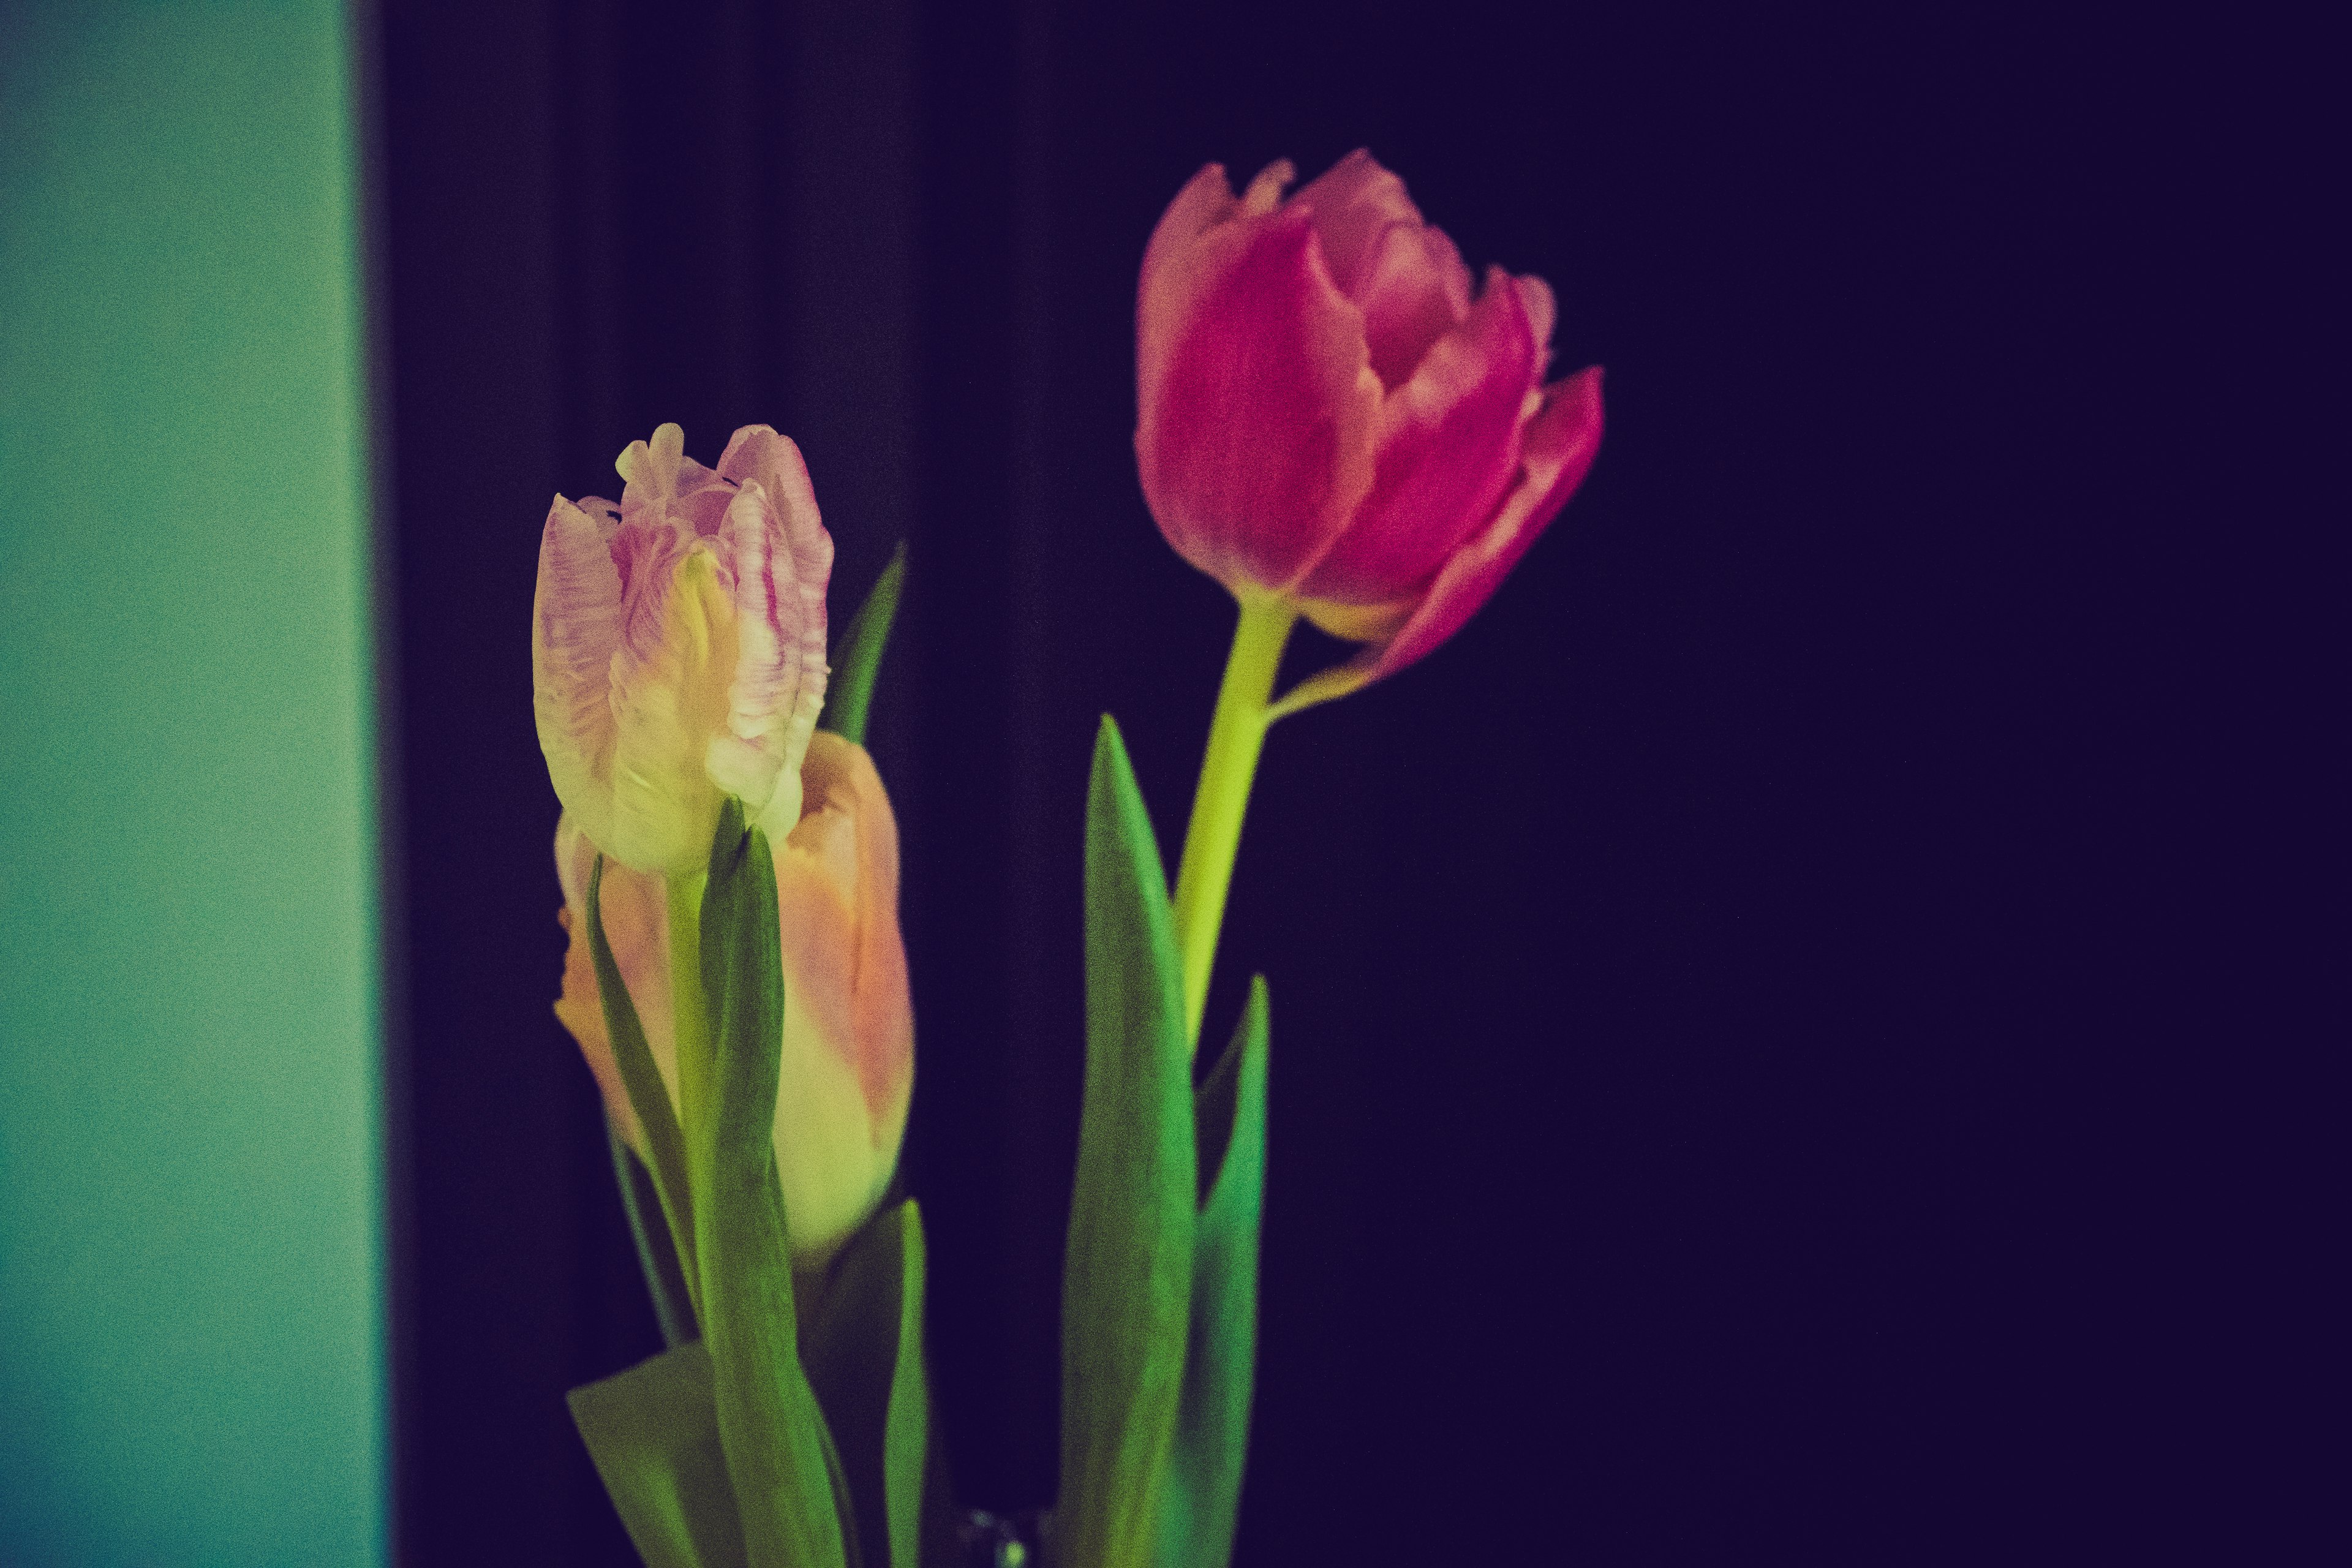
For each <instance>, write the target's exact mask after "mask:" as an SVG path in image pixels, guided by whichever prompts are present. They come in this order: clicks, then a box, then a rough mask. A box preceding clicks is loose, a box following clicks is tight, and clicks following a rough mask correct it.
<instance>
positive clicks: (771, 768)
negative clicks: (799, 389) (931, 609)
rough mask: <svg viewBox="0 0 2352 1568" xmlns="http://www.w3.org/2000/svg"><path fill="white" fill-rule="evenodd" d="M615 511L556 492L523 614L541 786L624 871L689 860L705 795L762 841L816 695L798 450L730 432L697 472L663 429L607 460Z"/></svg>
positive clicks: (814, 611)
mask: <svg viewBox="0 0 2352 1568" xmlns="http://www.w3.org/2000/svg"><path fill="white" fill-rule="evenodd" d="M615 466H616V467H617V468H619V469H620V471H621V477H622V479H624V480H625V489H623V490H622V492H621V500H620V501H619V503H618V504H617V505H616V504H614V502H612V501H608V500H600V499H598V498H596V497H594V496H590V497H586V498H584V499H583V500H581V501H580V502H579V503H578V504H577V505H574V504H573V503H572V502H571V501H569V500H565V499H564V498H563V497H562V496H560V495H559V496H557V497H556V498H555V503H554V505H553V506H552V507H551V508H550V509H549V511H548V514H547V528H546V531H545V532H544V534H543V535H542V536H541V542H540V552H539V589H538V595H537V597H536V600H535V602H534V603H533V605H532V607H531V676H532V681H531V684H532V695H533V706H534V708H535V709H536V711H537V716H538V721H539V743H540V749H541V751H542V752H545V753H546V755H547V771H548V776H549V777H550V778H551V780H552V781H553V782H554V784H555V794H556V798H557V799H559V800H561V801H562V803H563V809H564V811H565V812H566V813H567V814H568V815H569V816H571V818H572V820H573V821H574V823H575V824H576V825H577V826H578V828H579V830H580V832H582V833H583V834H584V835H585V836H586V837H587V839H588V841H589V842H590V843H592V844H593V845H595V846H596V847H597V848H599V849H601V850H603V851H604V854H605V855H607V856H608V857H610V858H612V859H614V860H615V861H618V862H619V863H620V864H622V865H624V866H628V867H631V868H635V869H637V870H641V871H655V872H663V873H669V874H690V873H692V872H694V871H696V870H698V869H700V868H701V866H702V863H703V860H704V858H706V857H707V856H708V855H709V850H710V836H711V832H712V830H713V828H714V827H715V826H716V825H717V822H718V816H719V801H720V799H721V798H722V796H723V795H733V796H735V797H736V798H738V799H740V800H741V801H742V802H743V805H744V811H745V814H746V816H749V817H750V818H751V820H752V821H755V822H757V823H759V824H760V825H761V826H763V827H765V828H766V829H767V830H768V833H769V836H770V837H772V838H774V837H782V835H783V834H784V833H785V832H786V831H789V830H790V829H791V828H792V826H793V824H794V823H795V822H797V821H798V820H799V819H800V788H801V784H800V780H801V756H802V753H803V752H804V751H805V750H806V748H807V746H808V740H809V735H810V732H811V731H814V729H815V727H816V717H817V711H818V710H819V709H820V708H821V707H823V705H824V675H825V668H824V588H825V579H826V578H827V577H828V576H829V575H830V574H831V573H832V570H833V540H832V538H831V537H830V536H829V535H827V534H826V532H825V531H824V523H823V521H822V520H821V519H820V518H819V516H818V513H817V507H816V495H815V492H814V490H812V489H810V487H809V478H808V468H806V466H805V465H804V464H803V462H802V461H801V454H800V448H799V447H795V446H793V443H792V442H791V441H789V440H787V439H786V438H785V437H782V436H779V435H777V434H776V433H775V432H774V431H773V430H771V429H769V428H768V427H767V426H764V425H751V426H745V427H744V428H742V429H740V430H738V431H737V432H735V438H734V439H733V440H731V441H730V442H729V443H728V444H727V452H726V455H725V456H724V457H722V458H719V468H718V469H717V470H716V471H715V472H714V471H713V470H711V469H709V468H704V467H703V466H702V465H701V464H699V463H698V462H695V461H694V460H693V459H691V458H688V457H686V456H685V436H684V435H683V433H682V432H680V430H679V429H678V427H677V426H675V425H665V426H661V428H659V429H658V430H656V431H655V432H654V437H653V439H652V441H650V442H646V441H637V442H634V443H632V444H631V445H630V447H629V448H628V449H627V450H626V451H625V452H623V453H622V454H621V456H620V459H619V461H618V463H617V464H616V465H615Z"/></svg>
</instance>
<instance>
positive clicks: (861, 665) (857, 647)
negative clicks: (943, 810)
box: [817, 540, 907, 746]
mask: <svg viewBox="0 0 2352 1568" xmlns="http://www.w3.org/2000/svg"><path fill="white" fill-rule="evenodd" d="M906 585H907V544H906V542H905V541H904V540H901V541H899V542H898V549H896V550H893V551H892V552H890V563H889V564H888V565H887V566H885V567H883V568H882V575H881V576H880V577H878V578H877V579H875V583H874V589H873V592H871V593H869V594H867V595H866V602H865V603H864V604H862V605H858V606H857V614H856V615H855V616H851V617H850V621H849V627H848V629H847V630H846V631H845V632H843V633H842V635H841V641H840V643H839V644H838V645H837V646H838V647H840V649H841V657H840V658H837V659H835V661H834V669H833V675H832V679H830V681H829V682H828V683H827V685H826V688H825V695H824V715H823V716H822V717H821V718H819V719H818V721H817V725H818V727H819V728H820V729H825V730H830V731H833V732H834V733H835V734H836V735H838V736H840V737H841V738H842V739H843V740H845V741H849V742H855V743H856V744H857V745H861V746H862V745H864V744H865V743H866V709H867V708H868V707H869V706H870V705H871V704H872V702H873V700H874V678H875V677H876V676H877V675H878V674H880V673H881V669H882V654H883V650H884V649H885V648H887V647H888V646H889V642H890V623H891V622H892V621H894V620H896V619H898V595H899V594H900V592H901V591H903V590H904V589H905V587H906Z"/></svg>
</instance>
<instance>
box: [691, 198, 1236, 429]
mask: <svg viewBox="0 0 2352 1568" xmlns="http://www.w3.org/2000/svg"><path fill="white" fill-rule="evenodd" d="M1240 210H1241V204H1240V203H1239V202H1238V201H1236V200H1235V199H1234V188H1233V186H1232V185H1231V184H1228V183H1227V181H1226V179H1225V170H1224V165H1223V164H1222V163H1210V164H1208V165H1206V166H1204V167H1203V168H1202V170H1201V172H1200V173H1199V174H1194V175H1193V176H1192V178H1191V179H1190V180H1188V181H1186V182H1185V183H1184V188H1183V189H1182V190H1181V191H1179V192H1177V193H1176V199H1175V200H1174V201H1172V202H1170V203H1169V204H1168V210H1167V211H1166V212H1164V213H1162V214H1160V222H1159V224H1158V225H1157V226H1155V227H1154V228H1153V229H1152V231H1151V240H1150V244H1148V245H1146V246H1145V247H1143V274H1142V277H1141V279H1140V280H1139V282H1138V283H1137V285H1136V290H1135V300H1136V303H1135V366H1136V387H1137V391H1138V393H1139V402H1140V403H1141V404H1143V405H1150V404H1153V403H1155V402H1157V401H1158V388H1159V385H1160V380H1161V378H1162V377H1163V376H1164V375H1165V374H1166V370H1167V364H1168V358H1169V353H1170V351H1171V346H1172V344H1173V342H1174V340H1175V336H1176V331H1177V329H1178V327H1179V326H1181V324H1182V323H1184V322H1186V321H1191V320H1192V313H1193V310H1194V308H1195V306H1196V304H1197V302H1198V301H1199V300H1200V297H1201V295H1202V292H1203V291H1204V290H1206V289H1208V288H1209V287H1210V286H1211V285H1212V284H1213V283H1214V282H1215V281H1216V277H1217V270H1218V268H1219V267H1220V266H1222V265H1223V263H1224V262H1225V261H1226V260H1228V259H1230V253H1231V251H1232V249H1233V244H1232V241H1231V239H1230V238H1228V239H1226V240H1223V241H1219V242H1214V243H1212V242H1211V241H1210V238H1209V236H1210V234H1211V231H1213V230H1214V229H1216V228H1217V227H1218V226H1221V225H1223V224H1224V223H1225V222H1226V221H1227V220H1229V219H1230V218H1232V217H1233V216H1234V214H1235V213H1237V212H1238V211H1240ZM722 466H723V465H722Z"/></svg>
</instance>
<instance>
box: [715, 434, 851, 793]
mask: <svg viewBox="0 0 2352 1568" xmlns="http://www.w3.org/2000/svg"><path fill="white" fill-rule="evenodd" d="M719 477H720V478H721V479H724V480H727V481H729V482H730V483H737V484H740V486H741V487H742V495H741V496H740V497H739V498H738V500H737V503H736V506H737V508H740V509H742V510H740V512H739V511H738V510H736V509H730V511H729V514H728V522H727V524H726V527H725V530H724V531H723V533H724V538H723V539H722V542H721V548H722V549H725V550H728V551H729V552H730V559H732V560H733V561H734V563H735V594H736V611H737V616H738V618H739V621H740V625H741V626H743V628H744V630H743V634H742V644H741V647H742V652H741V656H740V663H739V664H738V666H737V669H736V677H735V685H734V689H733V690H732V692H731V693H730V710H729V718H728V732H727V733H726V734H725V735H722V736H720V737H719V738H718V739H717V740H716V741H714V742H713V743H712V757H711V776H712V777H713V778H715V779H719V782H720V785H721V787H722V788H726V789H727V790H728V791H729V792H730V794H734V795H739V796H740V797H741V798H742V799H743V800H744V802H745V803H746V804H747V805H750V806H751V808H752V810H753V813H754V814H755V815H756V816H757V817H758V820H759V822H760V826H761V827H762V828H763V829H764V830H765V831H766V832H767V834H768V836H769V837H771V838H781V837H783V836H784V835H785V834H787V833H789V832H791V831H792V829H793V824H795V823H797V822H798V821H799V820H800V815H801V791H800V776H801V759H802V758H803V756H805V755H806V754H807V752H808V743H809V737H810V735H811V734H812V733H814V731H815V729H816V721H817V716H818V715H819V713H821V712H822V711H823V710H824V692H825V677H826V674H827V671H826V669H825V662H824V646H825V632H826V620H825V610H824V593H825V586H826V584H828V583H829V582H830V581H831V579H832V576H833V536H832V535H831V534H829V533H827V532H826V531H825V529H824V517H823V515H822V514H821V513H820V512H819V511H818V510H817V504H816V489H815V488H814V486H813V485H811V484H810V482H809V473H808V464H807V463H806V461H805V460H804V459H803V458H802V456H801V449H800V447H798V446H797V445H795V444H794V443H793V441H792V440H791V439H790V438H789V437H783V436H780V435H778V434H777V433H776V432H775V431H774V430H772V429H771V428H769V427H768V426H765V425H747V426H744V427H743V428H741V429H740V430H738V431H736V432H735V436H734V438H733V439H732V440H730V441H729V442H728V443H727V451H726V454H725V455H724V456H723V457H721V458H719ZM754 502H756V504H753V503H754ZM755 523H756V524H757V526H756V527H755V526H754V525H755ZM739 748H749V749H750V750H751V751H752V752H757V758H756V760H754V759H752V758H751V757H749V756H742V755H737V756H730V757H729V758H727V759H725V760H722V759H721V757H720V755H719V753H720V752H721V751H722V750H727V751H737V750H738V749H739ZM739 765H746V766H748V770H749V771H748V773H747V774H746V780H747V782H751V779H752V778H753V777H755V776H756V775H757V774H758V773H761V771H765V772H766V773H767V776H768V777H770V778H771V779H772V781H773V787H772V789H763V790H761V793H759V794H757V795H754V794H752V793H751V792H750V791H748V790H744V789H737V788H736V787H735V786H734V785H733V784H729V783H728V782H727V779H726V778H725V777H722V776H721V775H722V773H730V774H731V773H733V771H734V770H735V769H736V768H737V767H738V766H739Z"/></svg>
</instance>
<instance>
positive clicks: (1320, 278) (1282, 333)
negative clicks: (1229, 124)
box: [1135, 198, 1381, 588]
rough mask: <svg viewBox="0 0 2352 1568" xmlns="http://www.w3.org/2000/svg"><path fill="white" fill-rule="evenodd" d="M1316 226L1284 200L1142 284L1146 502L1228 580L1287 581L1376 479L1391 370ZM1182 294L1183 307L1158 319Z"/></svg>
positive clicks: (1140, 425) (1176, 541)
mask: <svg viewBox="0 0 2352 1568" xmlns="http://www.w3.org/2000/svg"><path fill="white" fill-rule="evenodd" d="M1180 199H1181V198H1180ZM1314 232H1315V231H1314V229H1313V227H1312V226H1310V225H1309V224H1308V223H1307V218H1306V215H1305V214H1304V213H1294V212H1293V211H1292V210H1291V209H1289V208H1285V209H1283V210H1282V211H1280V212H1278V213H1276V214H1275V215H1273V216H1270V217H1267V218H1265V219H1253V218H1248V217H1243V218H1240V219H1237V220H1236V221H1234V222H1232V223H1229V224H1226V225H1223V226H1219V227H1217V228H1214V229H1212V230H1210V231H1209V232H1208V233H1207V234H1206V235H1205V236H1204V237H1202V239H1201V240H1200V241H1199V242H1198V245H1197V247H1196V250H1195V251H1194V253H1192V254H1189V255H1186V256H1184V257H1181V258H1171V265H1170V267H1169V268H1167V270H1166V271H1164V272H1163V273H1162V274H1161V275H1160V277H1159V278H1156V279H1155V278H1147V279H1146V297H1145V299H1144V300H1143V302H1142V305H1141V307H1140V310H1139V319H1140V321H1141V322H1142V325H1141V328H1140V339H1141V342H1142V344H1143V347H1142V350H1141V353H1142V356H1143V357H1142V361H1141V363H1140V365H1139V371H1140V374H1139V408H1138V420H1137V427H1136V437H1135V444H1136V459H1137V466H1138V468H1139V472H1140V475H1141V478H1142V481H1143V493H1144V497H1145V499H1146V500H1148V501H1149V502H1150V506H1151V512H1152V516H1153V517H1154V518H1155V519H1157V520H1158V521H1159V523H1160V529H1161V531H1163V532H1165V533H1166V534H1167V536H1168V540H1169V542H1170V543H1171V544H1172V545H1174V546H1175V548H1176V551H1177V552H1178V553H1179V554H1181V555H1182V556H1183V557H1184V558H1185V559H1186V560H1187V561H1190V562H1191V563H1192V564H1193V565H1195V566H1197V567H1199V568H1200V569H1201V570H1202V571H1204V572H1206V573H1208V574H1210V575H1212V576H1213V577H1215V578H1217V579H1218V580H1219V581H1220V582H1223V583H1224V584H1226V585H1227V586H1228V587H1237V586H1239V585H1256V586H1262V587H1267V588H1286V587H1287V586H1289V585H1290V584H1292V583H1294V582H1295V581H1297V578H1298V577H1299V576H1300V575H1302V574H1304V573H1305V572H1307V570H1308V569H1309V568H1311V567H1312V566H1313V565H1314V563H1315V562H1316V561H1317V560H1318V558H1319V557H1320V556H1321V554H1322V553H1323V552H1324V550H1325V549H1326V548H1328V545H1329V543H1330V542H1331V541H1332V539H1333V538H1334V537H1336V536H1337V534H1338V532H1339V529H1340V528H1341V527H1342V526H1343V525H1344V524H1345V523H1346V521H1347V519H1348V518H1349V515H1350V514H1352V513H1353V512H1354V510H1355V508H1356V505H1357V503H1358V502H1359V501H1360V500H1362V499H1363V496H1364V492H1365V491H1366V490H1367V489H1370V485H1371V479H1372V462H1371V458H1372V430H1373V424H1374V421H1375V420H1376V419H1377V417H1378V416H1379V410H1380V397H1381V383H1380V378H1379V377H1378V376H1376V375H1374V374H1372V371H1371V367H1370V364H1369V363H1367V362H1366V356H1365V348H1364V335H1363V321H1362V317H1361V315H1360V312H1359V311H1358V310H1356V308H1355V307H1354V306H1353V305H1351V304H1349V302H1348V301H1347V300H1345V299H1343V298H1342V297H1341V296H1340V294H1339V291H1338V290H1337V289H1334V288H1333V287H1332V286H1331V280H1330V277H1329V275H1328V273H1327V272H1326V271H1325V269H1324V266H1323V259H1322V255H1321V252H1320V250H1319V249H1318V247H1317V245H1316V243H1315V238H1314ZM1203 279H1205V280H1206V281H1205V286H1202V283H1203ZM1162 280H1165V281H1166V282H1167V284H1168V287H1167V289H1166V290H1165V292H1164V293H1162V294H1160V295H1158V296H1155V295H1154V294H1153V293H1152V289H1153V285H1154V284H1155V283H1156V282H1160V281H1162ZM1180 283H1181V288H1180V287H1179V284H1180ZM1171 303H1172V304H1173V305H1175V306H1176V307H1178V308H1180V309H1181V311H1182V314H1181V316H1179V317H1176V318H1174V319H1172V320H1166V319H1156V318H1159V317H1160V312H1161V311H1162V310H1165V309H1167V308H1168V307H1169V306H1170V305H1171Z"/></svg>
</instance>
